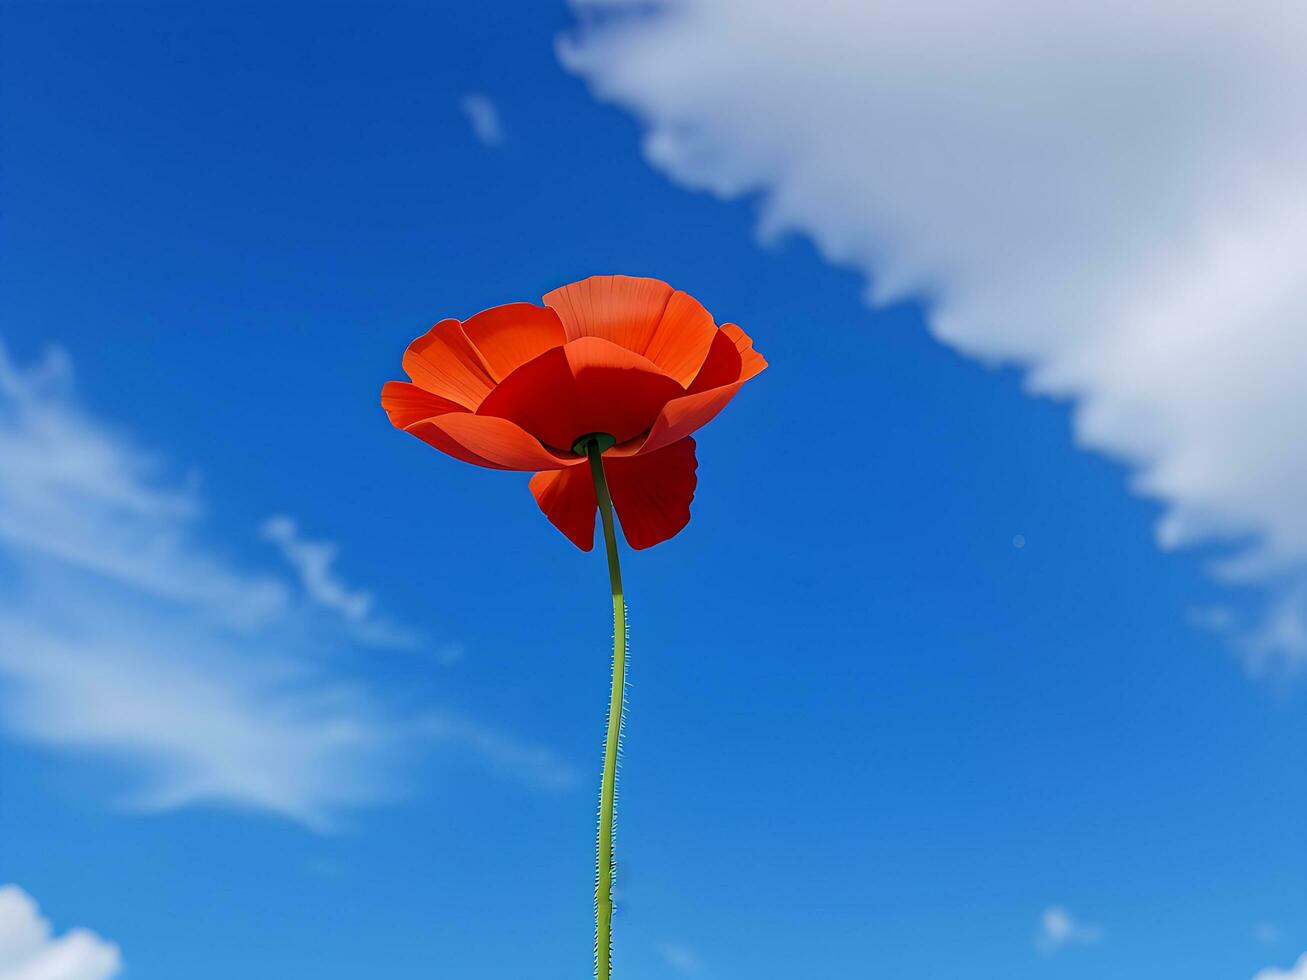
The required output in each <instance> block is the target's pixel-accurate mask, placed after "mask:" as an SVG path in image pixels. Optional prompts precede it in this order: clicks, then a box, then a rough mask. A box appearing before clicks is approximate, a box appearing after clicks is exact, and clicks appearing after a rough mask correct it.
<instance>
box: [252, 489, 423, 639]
mask: <svg viewBox="0 0 1307 980" xmlns="http://www.w3.org/2000/svg"><path fill="white" fill-rule="evenodd" d="M260 533H261V534H262V535H263V537H264V539H265V540H267V541H271V542H272V543H273V544H275V545H276V546H277V548H278V550H279V551H280V552H281V555H282V557H283V558H285V559H286V561H287V563H289V564H290V566H291V567H292V568H294V569H295V572H296V573H297V574H298V576H299V580H300V585H301V586H302V587H303V589H304V592H305V593H306V594H307V595H308V597H309V599H311V600H312V601H313V602H316V603H317V604H318V605H320V606H322V607H323V608H324V609H329V610H331V611H332V612H334V613H337V614H339V615H340V616H341V617H343V618H344V620H345V621H346V622H347V623H348V624H349V626H350V629H351V630H352V631H353V634H354V636H355V638H356V639H358V640H359V641H360V642H361V643H366V644H368V645H369V646H379V647H406V648H407V647H414V646H416V645H417V643H418V639H417V637H416V636H415V635H414V634H413V633H412V632H410V631H409V630H406V629H403V628H402V627H399V626H396V625H394V624H393V623H391V622H389V621H388V620H386V619H384V618H383V617H381V616H378V615H377V614H376V612H375V606H376V599H375V597H374V596H373V595H372V593H371V592H366V591H363V590H361V589H352V588H350V587H349V586H347V585H346V584H345V583H344V582H343V581H341V580H340V578H339V577H338V576H337V575H336V573H335V571H334V569H333V567H332V566H333V565H334V564H335V562H336V555H337V552H338V551H339V548H338V546H337V545H336V544H335V542H332V541H310V540H306V539H305V538H303V537H301V536H300V533H299V527H298V526H297V525H296V523H295V521H294V520H292V519H291V518H289V517H286V516H285V515H284V514H278V515H276V516H273V517H269V518H268V519H267V520H266V521H264V522H263V527H262V528H261V529H260Z"/></svg>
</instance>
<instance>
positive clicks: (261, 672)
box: [0, 347, 571, 830]
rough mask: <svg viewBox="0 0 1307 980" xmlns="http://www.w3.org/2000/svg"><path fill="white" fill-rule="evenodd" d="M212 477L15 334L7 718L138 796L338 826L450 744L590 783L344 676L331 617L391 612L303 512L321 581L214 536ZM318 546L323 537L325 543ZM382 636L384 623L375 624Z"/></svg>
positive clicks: (5, 624)
mask: <svg viewBox="0 0 1307 980" xmlns="http://www.w3.org/2000/svg"><path fill="white" fill-rule="evenodd" d="M204 510H205V505H204V501H203V500H202V498H201V496H200V494H199V492H198V489H197V487H196V484H195V481H194V480H193V479H177V478H175V477H171V476H170V474H169V470H168V467H167V466H166V465H165V464H164V462H163V461H162V460H161V459H160V458H158V457H157V456H154V455H151V454H147V453H144V452H142V451H141V450H140V449H139V448H138V447H137V446H136V445H135V444H134V443H133V442H132V441H131V440H130V439H128V438H127V437H126V436H125V435H123V434H122V433H120V432H116V431H113V430H111V429H110V428H109V427H107V426H106V425H105V424H104V423H103V422H102V421H101V420H100V417H99V416H98V415H97V414H93V413H91V412H89V411H87V410H85V409H83V408H82V407H81V405H80V404H79V402H78V399H77V397H76V392H75V390H74V384H73V376H72V369H71V365H70V363H69V361H68V358H67V357H66V356H65V355H63V354H62V353H60V352H58V351H54V352H52V353H51V354H49V355H48V356H47V357H46V359H45V360H44V361H43V362H42V363H40V364H38V365H36V366H34V367H31V368H29V369H20V368H19V367H18V366H17V365H15V364H14V363H13V362H12V361H11V360H10V359H9V357H8V355H7V353H6V352H5V351H4V349H3V347H0V547H3V549H4V555H5V557H6V559H7V562H6V564H7V565H8V566H10V571H11V572H12V575H11V576H10V577H11V578H12V579H13V582H12V584H11V586H10V587H7V588H6V590H5V593H4V594H3V595H0V725H3V727H4V728H5V729H6V730H7V732H8V733H9V734H10V735H11V736H14V737H18V738H21V739H24V740H26V741H29V742H32V743H34V744H39V745H42V746H46V747H49V748H52V749H55V750H58V751H60V752H62V753H64V754H69V755H75V756H78V757H91V758H101V759H109V760H112V761H115V762H117V763H120V764H121V765H122V768H123V770H124V771H125V773H126V774H127V775H126V780H127V782H126V785H125V787H124V789H123V791H122V793H121V795H120V797H119V800H118V802H119V803H120V804H122V805H125V806H130V807H134V808H138V809H143V810H166V809H173V808H177V807H183V806H191V805H197V804H208V805H214V804H218V805H224V806H230V807H238V808H246V809H256V810H262V811H265V812H270V813H275V814H279V815H281V816H284V817H287V818H290V819H294V820H297V821H300V822H302V823H304V824H306V825H309V826H311V827H314V828H316V829H320V830H326V829H330V828H331V827H333V826H335V825H336V824H337V823H338V821H339V819H340V817H341V815H342V814H344V813H345V812H347V811H349V810H351V809H353V808H356V807H361V806H369V805H375V804H378V803H382V802H386V801H388V800H391V799H394V798H395V797H397V796H400V795H403V794H404V793H405V791H406V788H407V780H406V778H405V774H406V773H407V772H409V770H410V768H411V767H412V766H413V765H414V764H415V762H416V759H417V757H418V756H419V755H420V753H422V752H423V751H424V750H426V749H429V748H430V747H432V746H436V745H440V746H444V747H446V748H447V749H448V750H450V751H456V752H462V753H465V754H468V755H471V756H473V757H475V758H478V759H480V760H481V761H482V762H483V763H484V764H486V765H487V766H489V767H490V768H492V769H493V770H495V771H497V772H500V773H502V774H504V775H506V776H508V777H509V778H512V779H517V780H520V781H523V782H526V783H529V784H532V785H538V786H543V787H556V786H559V785H564V784H566V783H567V782H568V781H569V780H570V778H571V771H570V769H569V768H568V766H567V765H566V764H565V763H564V762H562V761H561V760H560V759H558V758H557V756H555V755H554V754H553V753H552V752H550V751H549V750H548V749H545V748H543V747H541V746H536V745H532V744H530V743H527V742H522V741H520V740H518V739H516V738H514V737H512V736H511V735H509V734H507V733H504V732H499V731H497V730H495V729H493V728H490V727H488V726H485V725H482V724H480V723H477V722H475V721H473V720H471V719H467V718H464V717H461V716H459V715H458V714H457V713H454V712H444V713H424V714H421V715H417V716H414V715H411V714H404V713H400V712H396V711H394V710H392V709H391V708H390V706H389V705H388V704H387V702H386V699H385V698H384V697H383V696H382V695H381V694H380V693H379V692H377V691H373V690H370V689H369V688H367V687H366V686H364V685H362V684H360V683H359V682H357V681H347V680H343V679H341V678H340V677H339V676H337V675H335V674H333V673H332V671H331V670H330V669H329V667H328V661H327V659H326V658H322V657H320V656H318V655H317V652H318V651H317V650H315V649H314V648H313V646H312V643H314V642H315V641H314V640H312V639H309V638H310V637H315V636H320V635H322V634H324V633H334V632H338V631H324V630H321V629H316V628H315V621H314V617H317V616H322V615H330V616H344V617H345V618H346V620H347V621H349V622H350V623H351V624H352V625H353V626H354V628H355V630H354V632H355V633H357V634H358V635H356V636H355V637H354V639H355V641H358V640H359V639H361V638H371V639H374V640H376V639H385V640H387V641H390V640H393V639H394V636H391V635H387V636H385V637H379V636H377V635H375V631H378V630H380V629H381V628H382V626H383V625H384V622H383V621H382V620H379V619H377V618H376V617H375V614H374V613H373V611H372V603H371V601H368V602H366V603H363V602H359V601H358V596H359V595H361V593H357V592H354V591H352V590H350V589H348V588H346V587H344V586H343V585H341V583H340V582H339V581H338V580H336V579H335V578H334V576H333V574H332V572H331V561H330V559H331V557H332V556H331V554H330V551H329V549H328V550H323V546H322V545H321V544H320V543H314V542H305V541H302V540H301V539H300V538H299V537H298V535H297V534H296V532H295V530H294V528H293V526H288V525H287V524H281V525H274V537H279V538H280V541H279V543H280V545H281V546H282V547H283V548H285V549H288V551H289V552H290V553H292V554H293V556H294V557H292V554H288V557H291V560H292V564H295V562H296V560H298V562H299V564H300V566H302V567H299V572H300V576H301V585H302V587H303V588H304V590H305V591H306V593H307V594H308V595H309V596H310V597H311V598H312V600H313V601H312V602H310V603H309V604H307V605H306V604H304V603H298V602H296V601H294V596H295V594H296V591H295V590H294V589H292V588H291V587H289V586H288V585H287V584H286V583H285V582H284V581H282V580H281V579H280V578H278V577H277V576H276V575H273V574H269V573H267V572H265V571H253V570H250V569H247V568H245V567H243V566H242V565H240V564H239V563H238V562H236V561H235V560H233V559H232V558H231V557H229V556H228V555H227V554H226V553H225V552H224V550H222V549H219V548H218V547H216V546H214V545H213V544H211V543H209V542H207V541H206V540H205V536H204V529H203V521H202V518H203V514H204ZM315 549H316V550H315ZM370 631H372V635H370Z"/></svg>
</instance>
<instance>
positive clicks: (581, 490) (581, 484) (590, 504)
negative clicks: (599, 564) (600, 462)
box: [531, 463, 599, 551]
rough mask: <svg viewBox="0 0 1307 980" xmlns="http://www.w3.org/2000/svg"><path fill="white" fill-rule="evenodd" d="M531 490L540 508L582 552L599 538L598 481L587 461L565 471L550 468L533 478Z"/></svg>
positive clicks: (588, 548)
mask: <svg viewBox="0 0 1307 980" xmlns="http://www.w3.org/2000/svg"><path fill="white" fill-rule="evenodd" d="M531 492H532V493H533V494H535V498H536V503H537V504H539V505H540V510H541V511H543V512H544V515H545V516H546V517H547V518H549V520H550V522H552V523H553V525H554V527H556V528H558V530H560V531H562V532H563V533H564V534H565V535H567V537H568V539H569V540H570V541H571V542H572V543H573V544H574V545H576V546H577V547H578V548H580V549H581V550H582V551H589V550H590V549H591V548H593V547H594V541H595V510H596V509H597V508H598V506H599V505H598V503H597V502H596V500H595V488H594V480H593V479H592V478H591V476H590V467H589V466H588V465H586V464H585V463H579V464H577V465H576V466H569V467H567V468H566V469H562V470H548V471H546V472H543V473H537V474H536V475H535V476H533V477H531Z"/></svg>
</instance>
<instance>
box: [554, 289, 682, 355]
mask: <svg viewBox="0 0 1307 980" xmlns="http://www.w3.org/2000/svg"><path fill="white" fill-rule="evenodd" d="M673 292H674V290H673V289H672V287H671V286H669V285H667V283H665V282H663V281H662V280H661V279H645V278H642V277H637V276H591V277H590V278H589V279H582V280H581V281H580V282H572V283H568V284H567V285H566V286H560V287H559V288H557V289H554V290H551V291H550V292H547V293H545V296H544V302H545V306H548V307H549V308H551V309H553V310H554V311H556V312H557V313H558V318H559V319H560V320H562V321H563V328H564V329H565V330H566V331H567V339H568V340H577V339H578V338H581V337H602V338H603V339H604V340H609V341H612V342H613V343H614V344H617V345H618V346H620V347H625V348H626V349H627V350H633V351H635V352H636V353H637V354H641V353H643V352H644V350H645V348H647V347H648V346H649V341H650V340H651V339H652V338H653V335H654V329H655V328H656V327H657V326H658V321H659V320H660V319H662V315H663V311H664V310H665V309H667V301H668V300H669V299H670V298H671V296H672V293H673Z"/></svg>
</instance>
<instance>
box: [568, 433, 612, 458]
mask: <svg viewBox="0 0 1307 980" xmlns="http://www.w3.org/2000/svg"><path fill="white" fill-rule="evenodd" d="M591 443H594V444H595V445H596V446H597V447H598V449H599V452H600V453H605V452H607V451H608V450H610V449H612V448H613V447H614V446H616V445H617V440H616V439H614V438H613V437H612V436H610V435H609V434H608V433H607V432H587V433H586V434H585V435H583V436H581V437H580V438H579V439H577V440H576V441H575V442H573V443H572V452H574V453H576V454H577V455H578V456H588V455H590V444H591Z"/></svg>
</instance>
